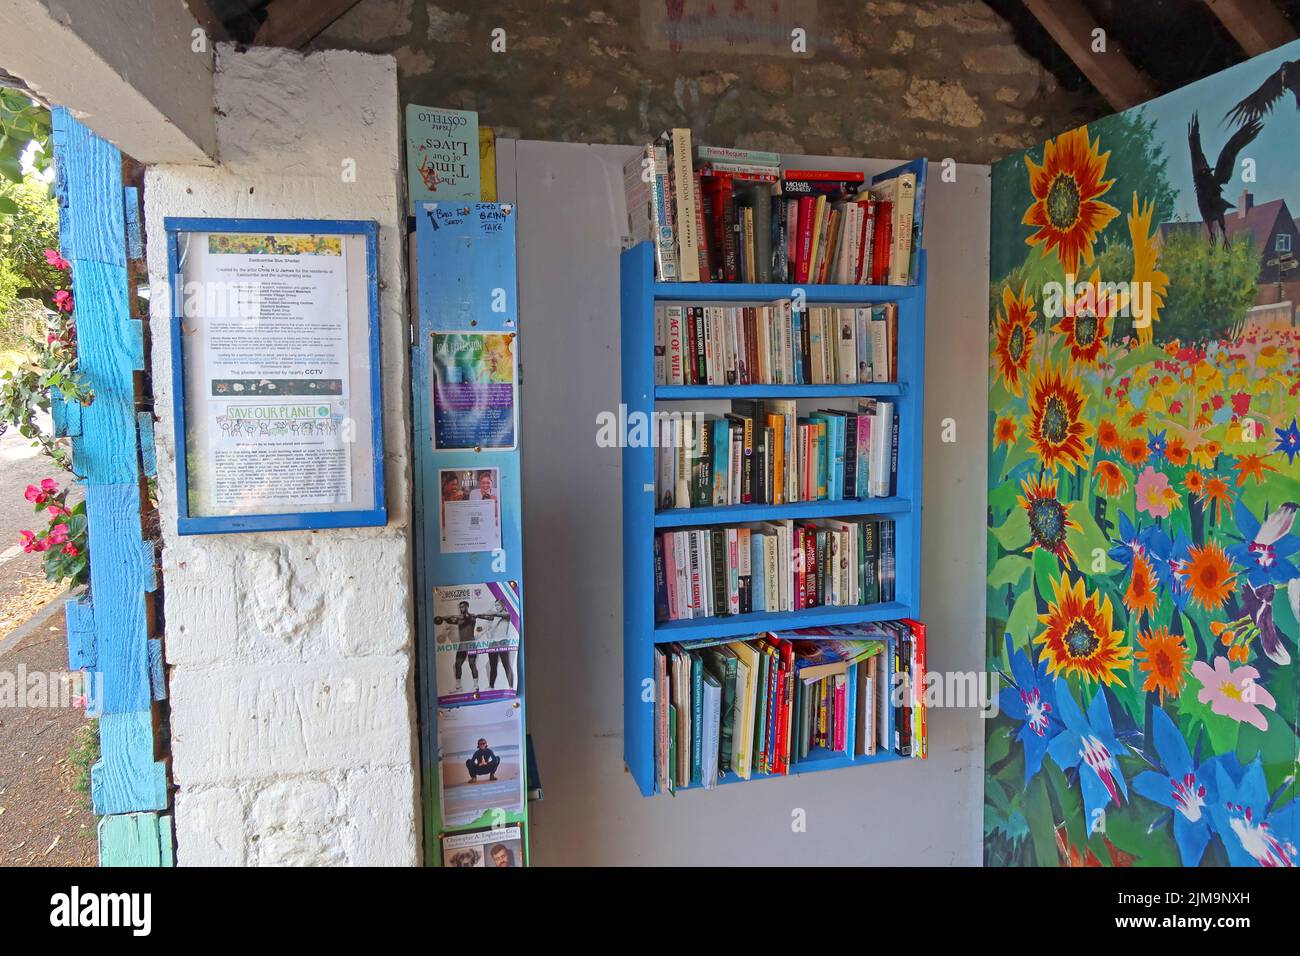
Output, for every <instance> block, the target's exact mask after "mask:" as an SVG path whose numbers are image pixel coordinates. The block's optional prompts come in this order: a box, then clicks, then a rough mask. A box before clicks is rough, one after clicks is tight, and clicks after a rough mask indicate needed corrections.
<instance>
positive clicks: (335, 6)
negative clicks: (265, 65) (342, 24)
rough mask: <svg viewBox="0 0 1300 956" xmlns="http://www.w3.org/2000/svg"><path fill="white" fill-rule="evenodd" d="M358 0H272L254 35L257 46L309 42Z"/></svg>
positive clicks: (305, 43)
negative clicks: (263, 19) (264, 18)
mask: <svg viewBox="0 0 1300 956" xmlns="http://www.w3.org/2000/svg"><path fill="white" fill-rule="evenodd" d="M357 3H358V0H272V2H271V3H270V4H269V5H268V6H267V8H266V20H265V21H263V23H262V25H261V26H260V27H258V29H257V35H256V36H255V37H253V43H254V44H255V45H256V46H286V47H289V48H290V49H294V50H296V49H298V48H299V47H303V46H306V45H307V44H308V43H310V42H311V40H312V39H314V38H315V37H316V36H318V35H319V34H320V33H321V31H323V30H324V29H325V28H326V27H328V26H329V25H330V24H331V23H333V22H334V21H335V20H337V19H338V18H339V17H341V16H343V14H345V13H347V12H348V11H349V10H351V9H352V8H353V7H355V6H356V5H357Z"/></svg>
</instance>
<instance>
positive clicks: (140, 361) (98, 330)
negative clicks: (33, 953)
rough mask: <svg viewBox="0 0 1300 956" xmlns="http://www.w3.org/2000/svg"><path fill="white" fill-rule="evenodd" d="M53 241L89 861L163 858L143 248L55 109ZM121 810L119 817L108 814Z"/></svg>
mask: <svg viewBox="0 0 1300 956" xmlns="http://www.w3.org/2000/svg"><path fill="white" fill-rule="evenodd" d="M53 140H54V153H55V161H56V171H57V180H56V184H55V189H56V193H57V195H58V199H59V205H60V210H59V213H60V215H59V239H60V245H61V247H62V253H63V257H64V258H65V259H67V260H68V261H69V262H71V263H72V290H73V296H74V301H75V303H76V323H77V349H78V368H79V370H80V373H81V375H82V376H83V377H84V378H85V379H86V381H87V383H88V384H89V386H90V388H91V389H92V390H93V392H94V401H93V402H92V403H91V404H90V405H88V406H86V407H81V406H79V405H75V404H66V403H63V402H61V401H57V400H56V402H55V404H56V406H58V407H57V414H56V415H55V422H56V427H57V428H58V429H60V430H61V433H62V434H66V435H68V436H69V437H71V439H72V454H73V470H74V471H75V472H76V474H77V475H79V476H80V480H81V482H82V483H83V484H84V485H85V489H86V514H87V519H88V526H89V539H90V540H89V548H90V592H89V594H88V595H87V596H85V597H82V598H79V599H74V600H70V601H69V602H68V605H67V622H68V666H69V667H71V668H84V669H85V670H86V671H87V675H88V678H89V679H90V680H91V681H93V683H92V684H90V686H89V690H90V693H89V694H88V695H87V696H88V700H89V701H90V703H89V705H88V712H89V713H90V715H91V716H96V717H98V718H99V735H100V749H101V751H102V757H101V759H100V761H99V762H98V763H96V764H95V765H94V767H92V768H91V801H92V804H93V806H94V810H95V813H96V814H99V815H101V816H102V817H103V819H102V820H101V821H100V827H99V842H100V861H101V863H103V864H104V865H106V866H109V865H116V864H134V865H141V864H145V863H149V862H152V863H153V865H170V863H171V859H172V846H171V843H172V837H171V817H170V816H169V815H166V814H159V813H158V812H157V811H161V810H166V808H167V802H168V789H167V772H166V768H165V766H164V765H163V763H161V762H160V761H158V760H157V744H156V731H155V725H154V711H153V705H154V702H155V701H156V700H160V699H162V697H163V696H164V682H163V676H162V654H161V644H160V642H159V641H156V640H150V637H149V631H148V617H147V605H146V601H147V600H148V599H147V598H146V593H147V592H151V591H153V590H154V587H155V584H156V576H155V555H154V549H153V545H152V544H151V543H149V542H146V541H143V540H142V535H141V524H140V504H141V500H142V484H141V471H142V467H141V455H142V450H143V454H144V456H145V467H146V468H147V469H148V470H152V467H153V430H152V419H151V417H150V416H149V415H148V414H139V415H137V412H136V407H135V405H136V401H135V396H136V381H135V373H136V372H138V371H141V370H143V368H144V345H143V335H142V333H143V329H142V328H141V322H140V320H138V319H134V318H132V316H131V310H130V301H131V300H130V297H129V296H130V292H129V289H128V278H127V262H128V259H130V258H138V257H139V256H140V255H141V244H140V224H139V217H138V214H137V197H136V196H135V190H134V189H129V190H127V191H126V192H124V190H123V184H122V156H121V153H119V152H118V150H117V149H116V148H115V147H114V146H112V145H111V144H109V143H107V142H105V141H104V140H102V139H100V138H99V137H98V136H96V135H95V134H94V133H92V132H91V131H90V130H89V129H87V128H86V127H85V126H83V125H82V124H81V123H79V122H78V121H77V120H76V119H74V118H73V117H72V116H71V115H70V114H69V113H68V112H67V110H66V109H63V108H56V109H55V110H54V112H53ZM119 814H122V815H127V816H123V817H118V816H117V815H119Z"/></svg>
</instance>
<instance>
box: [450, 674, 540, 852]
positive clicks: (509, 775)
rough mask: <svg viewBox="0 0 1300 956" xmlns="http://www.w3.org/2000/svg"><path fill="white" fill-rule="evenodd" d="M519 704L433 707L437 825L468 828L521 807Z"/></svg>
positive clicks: (521, 809)
mask: <svg viewBox="0 0 1300 956" xmlns="http://www.w3.org/2000/svg"><path fill="white" fill-rule="evenodd" d="M520 713H521V712H520V707H519V701H517V700H509V701H492V702H490V703H486V704H471V705H467V706H463V707H439V708H438V752H439V754H440V755H441V760H440V767H441V773H440V774H439V778H440V783H441V794H440V798H441V808H442V821H443V824H444V825H445V826H450V827H462V826H468V825H470V824H472V823H473V822H474V821H476V820H478V819H479V818H480V817H481V816H483V814H485V813H487V812H488V811H490V810H500V811H503V812H505V813H522V812H523V808H524V760H523V739H524V733H523V722H522V721H521V719H520Z"/></svg>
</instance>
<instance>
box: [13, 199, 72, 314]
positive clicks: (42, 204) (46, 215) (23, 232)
mask: <svg viewBox="0 0 1300 956" xmlns="http://www.w3.org/2000/svg"><path fill="white" fill-rule="evenodd" d="M0 198H3V199H8V200H9V201H10V202H11V203H12V204H13V212H12V214H10V215H8V216H3V217H0V313H2V312H4V311H7V309H8V308H9V305H10V303H11V302H12V300H13V299H15V298H24V299H42V300H48V299H49V298H50V296H52V295H53V294H54V291H55V290H56V289H59V288H61V287H62V286H63V284H64V283H65V281H66V277H65V276H64V275H63V273H61V272H60V271H59V270H58V269H56V268H54V267H53V266H52V265H50V264H49V262H47V261H46V259H45V250H46V249H58V248H59V208H58V204H57V203H56V202H55V200H54V197H53V196H52V195H50V190H49V187H48V186H47V185H46V183H45V181H44V180H43V179H40V178H39V177H36V176H28V177H27V178H26V179H23V180H20V181H19V182H16V183H11V182H0ZM6 293H8V295H6Z"/></svg>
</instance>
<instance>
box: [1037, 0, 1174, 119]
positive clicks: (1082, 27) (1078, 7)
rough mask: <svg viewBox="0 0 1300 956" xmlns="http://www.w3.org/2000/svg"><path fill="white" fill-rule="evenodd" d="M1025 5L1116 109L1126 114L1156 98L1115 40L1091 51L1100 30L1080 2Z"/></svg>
mask: <svg viewBox="0 0 1300 956" xmlns="http://www.w3.org/2000/svg"><path fill="white" fill-rule="evenodd" d="M1024 2H1025V7H1026V8H1028V10H1029V12H1030V13H1032V14H1033V15H1034V19H1036V20H1037V21H1038V22H1039V23H1041V24H1042V25H1043V29H1045V30H1046V31H1047V32H1048V33H1050V34H1051V36H1052V39H1053V40H1055V41H1056V44H1057V46H1059V47H1060V48H1061V49H1062V50H1064V51H1065V53H1066V55H1067V56H1069V58H1070V59H1071V60H1073V61H1074V65H1075V66H1077V67H1078V68H1079V70H1080V71H1081V72H1082V73H1083V75H1084V76H1086V77H1087V78H1088V82H1090V83H1091V84H1092V85H1093V86H1094V87H1095V88H1096V89H1097V92H1098V93H1100V94H1101V95H1102V96H1104V97H1105V98H1106V101H1107V102H1108V103H1110V105H1111V106H1113V107H1114V108H1115V109H1117V110H1126V109H1128V108H1129V107H1130V106H1136V105H1137V104H1138V103H1143V102H1146V101H1147V100H1149V99H1151V98H1152V97H1154V96H1155V95H1156V94H1157V92H1158V91H1157V90H1156V88H1155V85H1154V84H1153V83H1152V82H1151V79H1150V77H1148V76H1147V75H1146V74H1145V73H1143V72H1142V71H1141V70H1139V69H1138V68H1137V67H1136V66H1134V65H1133V62H1132V61H1131V60H1130V59H1129V58H1128V56H1127V55H1126V54H1125V53H1124V51H1123V50H1121V49H1120V47H1119V44H1118V43H1117V42H1116V39H1115V37H1112V36H1107V37H1106V49H1105V52H1102V53H1097V52H1094V51H1093V45H1094V41H1093V37H1094V35H1095V33H1094V31H1096V30H1098V29H1100V24H1098V23H1097V20H1096V19H1095V18H1094V17H1093V15H1092V14H1091V13H1089V12H1088V9H1087V8H1086V7H1085V6H1084V5H1083V4H1082V3H1080V2H1079V0H1024Z"/></svg>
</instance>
